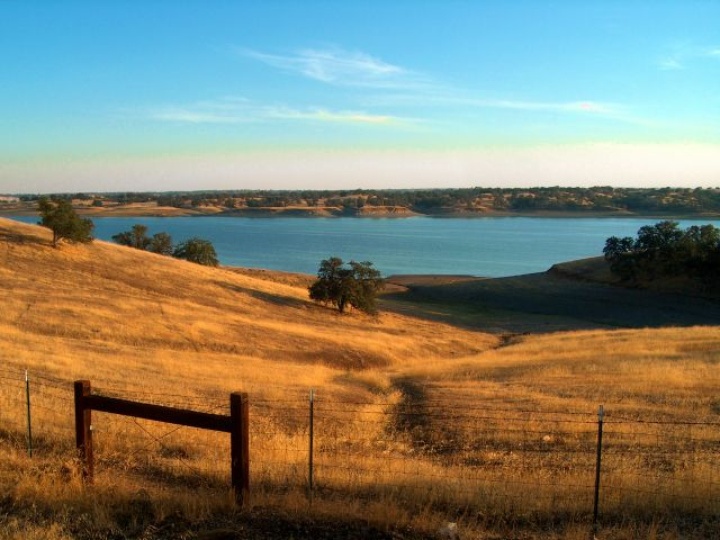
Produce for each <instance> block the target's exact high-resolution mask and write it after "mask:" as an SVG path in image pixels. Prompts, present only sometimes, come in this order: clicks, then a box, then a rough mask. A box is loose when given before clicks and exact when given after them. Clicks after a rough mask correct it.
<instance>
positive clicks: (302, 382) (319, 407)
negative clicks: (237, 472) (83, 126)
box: [0, 219, 720, 540]
mask: <svg viewBox="0 0 720 540" xmlns="http://www.w3.org/2000/svg"><path fill="white" fill-rule="evenodd" d="M0 283H2V287H3V289H4V294H3V298H4V301H3V309H2V310H0V336H2V338H0V358H2V364H1V365H0V383H2V386H1V388H2V391H0V452H2V454H0V487H2V488H3V489H5V490H6V492H8V493H9V494H10V495H9V497H10V498H9V499H7V501H11V502H8V503H7V504H10V505H11V506H12V508H11V510H12V511H10V512H8V511H5V514H6V515H7V516H8V517H7V518H6V519H5V521H0V525H3V526H5V530H6V531H9V532H5V533H0V538H25V537H27V538H47V539H49V540H64V539H65V538H70V537H72V534H71V532H73V534H74V533H75V532H77V531H76V530H75V529H73V527H72V526H71V522H72V523H75V522H76V521H77V516H85V518H83V519H86V520H87V523H86V524H85V525H86V526H85V529H84V530H85V531H86V532H85V533H83V534H84V537H87V538H93V537H94V536H93V534H96V536H97V537H100V536H101V534H102V531H105V532H107V531H113V530H115V531H118V530H123V531H125V533H127V534H137V535H138V536H139V535H140V533H141V532H142V531H144V530H146V529H147V527H149V526H153V524H157V523H160V522H162V521H163V519H165V518H167V516H170V515H181V516H183V519H185V520H187V521H188V522H190V523H193V522H197V521H203V520H212V519H213V516H217V515H219V514H220V515H226V514H232V513H233V511H232V510H231V503H230V498H229V494H228V489H227V465H226V460H227V457H226V456H227V447H228V441H227V440H226V439H227V437H226V436H223V435H222V434H213V433H209V432H202V431H200V430H192V429H189V428H179V429H178V428H174V427H172V426H163V425H158V424H156V423H152V422H144V421H135V420H132V419H126V418H118V417H113V416H112V415H105V414H98V413H95V416H96V419H95V421H94V425H95V426H96V432H95V439H96V446H97V447H96V458H97V469H98V478H97V482H96V486H95V487H94V488H93V490H87V489H86V488H84V487H83V486H82V483H81V482H80V481H79V478H78V477H77V472H76V470H77V469H76V464H75V463H74V462H73V459H72V456H73V449H72V393H71V386H70V382H71V381H72V380H75V379H80V378H83V379H90V380H91V381H92V383H93V387H94V388H96V389H98V390H99V391H101V392H104V393H108V394H112V395H121V396H123V397H128V398H131V399H138V400H142V401H153V402H162V403H168V404H172V405H177V406H187V407H191V408H195V409H198V410H212V411H213V412H225V411H226V407H227V395H228V394H229V393H230V392H232V391H237V390H242V391H247V392H249V393H250V399H251V407H252V409H251V414H252V428H251V430H252V431H251V449H252V455H253V465H252V478H253V492H252V505H253V507H268V506H272V507H279V508H282V509H283V511H286V512H288V513H289V514H290V515H297V516H304V515H306V514H307V513H308V512H310V513H312V514H313V515H316V516H331V517H332V516H335V518H337V516H340V515H343V516H348V515H349V516H351V517H355V518H362V519H363V520H366V521H367V522H368V523H371V524H373V525H378V526H381V527H386V528H387V527H395V526H399V527H412V528H414V529H415V530H435V529H436V528H437V526H438V525H439V524H440V523H442V522H443V521H446V520H451V521H454V520H458V519H459V520H460V522H461V527H462V528H463V531H464V533H465V535H466V536H468V535H472V534H481V533H478V532H477V530H478V528H480V529H482V528H483V527H489V528H491V529H495V530H499V531H503V534H507V535H515V536H517V537H523V535H530V536H527V537H532V535H533V534H534V533H533V532H532V531H533V530H534V531H535V533H538V534H540V532H541V533H542V535H543V536H544V537H546V538H566V539H570V538H579V537H581V536H583V534H585V535H586V533H587V527H586V523H587V515H588V511H589V508H590V507H591V504H592V500H591V499H592V493H591V491H588V486H590V487H591V486H592V479H593V474H594V446H593V445H594V441H595V430H596V425H595V424H594V422H595V414H594V412H595V411H596V410H597V407H598V405H600V404H604V405H605V406H606V408H607V410H608V417H607V429H608V432H609V435H608V437H610V440H611V441H613V440H614V441H615V444H616V446H615V448H617V449H618V450H617V452H616V453H615V454H612V453H610V454H609V455H608V457H607V460H608V461H607V467H608V469H607V476H606V477H605V481H606V482H607V483H608V485H610V486H615V487H616V488H617V490H616V491H613V492H611V494H612V493H619V494H620V499H616V498H615V497H614V496H610V495H608V496H607V498H606V499H604V500H603V505H604V508H605V510H606V512H607V515H608V516H609V518H611V520H612V522H613V523H615V525H613V526H612V527H610V528H609V529H608V531H609V532H608V535H609V536H607V537H608V538H610V537H613V538H641V537H655V538H668V539H669V538H674V537H675V535H679V534H681V533H682V534H688V533H687V531H688V526H684V528H683V525H682V523H680V524H677V523H674V522H673V520H672V516H673V515H679V516H683V519H690V517H692V518H693V519H695V518H696V517H697V516H700V517H699V518H697V519H699V520H700V521H699V522H697V521H692V525H693V526H694V527H695V529H697V531H699V532H698V533H697V535H696V536H695V537H696V538H702V537H703V534H706V532H707V531H708V530H714V529H713V527H717V521H715V522H713V521H712V520H710V521H708V522H707V524H706V522H705V521H702V520H707V519H708V518H707V516H708V515H710V516H711V515H713V512H715V515H717V506H716V505H717V503H716V502H713V501H717V500H718V496H717V495H718V494H717V485H718V479H719V478H718V475H719V473H718V468H717V465H715V463H714V462H715V461H717V460H716V459H715V458H716V456H717V451H718V448H717V433H718V429H717V427H715V428H713V427H712V426H710V427H707V426H694V427H689V428H687V427H682V426H680V427H679V428H678V429H679V430H680V431H673V432H672V434H667V433H663V432H662V431H660V430H658V429H656V428H655V427H648V426H645V425H641V424H634V423H632V422H634V421H636V420H638V419H641V420H652V421H658V420H660V421H664V422H668V421H671V422H685V421H693V422H706V423H708V424H712V423H713V422H714V423H717V422H718V413H719V412H720V401H719V399H718V397H717V388H719V387H720V368H719V366H718V363H719V362H720V328H718V327H693V328H683V329H675V328H661V329H647V330H620V331H582V332H562V333H556V334H544V335H526V336H522V337H516V338H513V339H512V340H509V341H507V340H506V341H503V339H502V337H500V336H495V335H491V334H488V333H484V332H480V331H470V330H463V329H461V328H458V327H455V326H452V325H449V324H440V323H437V322H432V321H429V320H423V319H421V318H417V317H412V316H402V315H398V314H391V313H381V314H380V315H379V316H377V317H369V316H366V315H363V314H359V313H351V314H345V315H340V314H338V313H336V312H334V311H332V310H329V309H326V308H323V307H320V306H317V305H314V304H312V303H311V302H309V301H308V299H307V288H306V287H307V278H305V277H303V276H297V275H277V274H274V273H271V272H263V271H243V270H238V269H230V268H219V269H217V268H205V267H202V266H198V265H193V264H191V263H187V262H183V261H178V260H174V259H170V258H165V257H161V256H156V255H153V254H149V253H144V252H140V251H137V250H133V249H130V248H125V247H121V246H116V245H112V244H107V243H104V242H99V241H96V242H94V243H92V244H90V245H78V246H73V245H63V246H62V247H61V248H60V249H53V248H52V247H50V235H49V232H48V231H46V230H44V229H41V228H38V227H35V226H30V225H24V224H20V223H15V222H11V221H8V220H3V219H0ZM24 369H29V371H30V373H31V377H33V376H36V377H37V383H36V386H34V387H33V388H35V390H34V392H35V393H34V399H35V403H36V405H35V407H36V408H35V412H34V422H33V423H34V424H36V425H37V426H38V428H37V433H36V437H37V440H36V446H37V451H36V456H34V457H33V458H32V459H30V458H28V457H26V456H24V455H23V453H22V452H21V451H20V449H19V448H20V447H21V441H22V437H23V433H24V416H23V406H24V394H23V390H24V382H23V381H22V380H21V377H20V376H21V374H22V371H23V370H24ZM311 388H314V389H316V390H317V401H316V404H315V405H316V409H315V410H316V415H317V425H316V432H315V434H316V439H315V452H316V471H315V480H316V487H317V492H316V498H315V501H314V502H313V503H312V505H310V503H309V502H308V499H307V497H306V496H305V492H304V489H305V485H306V483H307V475H308V465H307V462H308V442H307V441H308V433H307V431H308V426H307V409H308V405H307V394H308V392H309V390H310V389H311ZM613 422H616V423H615V424H613ZM627 422H629V423H627ZM653 426H654V425H653ZM683 429H684V430H689V432H690V433H689V435H690V436H689V437H685V436H684V434H683V433H682V430H683ZM612 437H615V439H613V438H612ZM688 440H689V441H693V442H692V444H694V445H695V446H694V447H693V448H689V447H686V446H687V444H688V443H687V441H688ZM713 441H714V442H713ZM650 444H652V446H649V445H650ZM713 444H714V445H715V446H713ZM648 448H652V449H653V450H651V451H648ZM654 449H659V450H660V451H659V452H656V451H655V450H654ZM673 452H674V453H673ZM671 453H672V455H671V456H670V457H668V455H670V454H671ZM663 459H664V460H665V461H662V460H663ZM668 468H672V469H673V470H672V471H665V472H666V473H668V475H665V476H657V482H656V483H655V484H654V487H653V489H654V492H653V493H652V494H651V495H650V496H648V494H647V491H644V490H643V488H642V484H643V482H645V480H644V478H645V476H647V475H653V474H656V473H657V471H659V470H663V469H668ZM658 474H659V473H658ZM698 478H702V479H703V482H702V483H697V482H694V480H697V479H698ZM664 482H665V483H668V485H667V486H665V485H663V483H664ZM528 486H530V487H531V489H532V491H533V497H532V498H531V499H529V498H528V497H527V496H526V491H527V489H528ZM660 488H663V489H664V488H667V489H666V490H665V491H663V490H662V489H660ZM651 491H652V490H651ZM688 494H690V495H692V496H691V497H685V495H688ZM3 501H4V500H3V499H0V515H2V514H3V511H4V510H3V505H5V504H6V503H5V502H3ZM33 508H35V509H37V508H40V509H44V510H43V511H39V512H35V511H34V510H33V511H31V510H30V509H33ZM133 509H135V510H136V512H135V514H136V515H135V517H134V518H133V517H132V516H131V514H133ZM558 509H561V510H560V514H559V515H558ZM628 509H632V512H630V511H629V510H628ZM49 515H50V516H53V515H56V516H59V517H58V518H57V519H55V518H52V517H48V516H49ZM632 515H637V516H640V518H639V519H638V520H637V521H636V522H634V521H632V519H630V518H629V517H628V516H632ZM663 515H667V516H669V519H668V521H667V522H663V521H662V520H659V518H658V516H663ZM688 516H690V517H688ZM133 519H135V522H133V521H132V520H133ZM698 523H700V525H698ZM143 527H145V529H143ZM538 527H540V529H538ZM23 528H24V529H23ZM534 528H535V529H534ZM691 529H692V527H691ZM20 530H26V531H27V532H26V534H27V536H22V535H21V533H19V532H17V531H20ZM13 531H16V532H13ZM68 531H70V532H68ZM87 531H90V532H87ZM93 531H95V532H93ZM128 531H131V532H130V533H128ZM473 531H475V532H473ZM528 531H530V532H528ZM581 531H582V534H581ZM3 535H4V536H3ZM644 535H647V536H644ZM601 537H602V536H601ZM685 537H688V536H685Z"/></svg>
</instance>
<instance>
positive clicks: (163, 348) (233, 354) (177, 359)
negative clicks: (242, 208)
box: [0, 219, 496, 389]
mask: <svg viewBox="0 0 720 540" xmlns="http://www.w3.org/2000/svg"><path fill="white" fill-rule="evenodd" d="M261 277H262V276H260V277H253V276H252V275H244V274H241V273H237V272H234V271H232V270H231V269H223V268H207V267H203V266H199V265H196V264H192V263H189V262H185V261H180V260H176V259H173V258H170V257H162V256H158V255H154V254H151V253H146V252H142V251H139V250H135V249H132V248H127V247H122V246H118V245H114V244H111V243H106V242H102V241H95V242H93V243H92V244H88V245H68V244H63V245H62V246H61V248H59V249H53V248H52V247H51V246H50V233H49V231H48V230H46V229H44V228H41V227H37V226H32V225H25V224H21V223H17V222H14V221H10V220H5V219H0V283H2V288H3V309H2V310H0V335H1V336H2V337H1V339H0V355H1V356H2V358H3V365H4V366H13V367H23V368H24V367H29V368H34V369H42V370H43V371H44V372H49V373H52V374H54V375H56V376H58V377H62V378H63V379H68V378H76V377H83V378H90V379H95V380H99V381H107V382H112V383H114V384H122V383H126V384H131V383H132V380H133V379H135V380H138V379H142V383H143V384H148V383H151V382H152V381H153V380H154V381H157V383H158V384H161V385H162V386H165V387H167V386H168V383H170V382H171V381H174V382H175V383H178V384H182V385H183V386H187V387H188V388H189V389H190V388H192V387H193V386H197V385H199V384H201V383H205V382H207V383H209V384H211V385H212V386H213V387H216V386H217V387H218V388H223V387H228V388H237V387H238V386H242V385H252V386H254V385H262V384H265V383H266V384H268V385H277V386H282V385H289V386H293V385H307V386H310V385H321V384H323V383H326V382H328V381H329V380H330V379H332V377H333V373H335V374H336V373H337V370H338V369H341V370H347V369H353V370H357V369H365V368H371V367H380V366H384V367H387V368H388V369H390V370H392V369H394V368H400V367H401V366H403V365H404V364H406V363H408V362H410V363H412V362H417V361H423V362H424V361H432V360H439V359H457V358H462V357H467V356H469V355H474V354H476V353H479V352H482V351H484V350H487V349H488V348H490V347H492V346H494V345H495V344H496V338H495V337H492V336H489V335H486V334H482V333H478V332H468V331H463V330H458V329H456V328H453V327H451V326H447V325H442V324H437V323H432V322H425V321H422V320H419V319H415V318H411V317H404V316H400V315H394V314H381V315H379V316H378V317H369V316H366V315H363V314H360V313H352V314H346V315H340V314H338V313H337V312H335V311H333V310H330V309H328V308H324V307H322V306H317V305H315V304H313V303H311V302H309V301H308V298H307V290H306V288H305V287H303V286H293V285H289V284H283V283H280V282H277V281H272V280H269V279H262V278H261ZM138 382H140V380H138Z"/></svg>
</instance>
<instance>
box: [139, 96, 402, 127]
mask: <svg viewBox="0 0 720 540" xmlns="http://www.w3.org/2000/svg"><path fill="white" fill-rule="evenodd" d="M147 116H149V117H150V118H151V119H153V120H158V121H163V122H177V123H184V124H242V123H254V122H263V121H272V120H291V121H312V122H333V123H347V124H374V125H381V124H385V125H389V124H401V123H405V122H408V121H409V119H403V118H400V117H397V116H391V115H380V114H372V113H368V112H365V111H356V110H330V109H327V108H322V107H311V108H306V109H299V108H293V107H286V106H274V105H259V104H257V103H254V102H252V101H250V100H247V99H244V98H224V99H219V100H216V101H201V102H197V103H193V104H187V105H167V106H163V107H158V108H155V109H152V110H150V111H148V113H147Z"/></svg>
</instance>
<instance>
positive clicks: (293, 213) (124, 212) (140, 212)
mask: <svg viewBox="0 0 720 540" xmlns="http://www.w3.org/2000/svg"><path fill="white" fill-rule="evenodd" d="M76 211H77V213H78V214H79V215H82V216H85V217H90V218H105V217H108V218H110V217H112V218H133V217H167V218H172V217H207V216H214V217H228V218H237V217H239V218H256V219H272V218H288V217H293V218H301V219H313V218H343V217H344V218H356V219H388V218H392V219H408V218H413V217H431V218H437V219H476V218H477V219H482V218H513V217H518V218H521V217H524V218H528V217H532V218H555V219H558V218H563V219H564V218H589V219H602V218H647V219H693V220H701V219H720V213H717V212H707V213H640V212H627V211H606V212H603V211H593V210H588V211H549V210H542V211H499V210H483V211H467V210H459V211H454V210H453V209H447V210H442V211H438V212H427V213H417V212H413V211H411V210H409V209H406V208H402V209H400V208H393V209H391V210H383V209H375V208H373V209H372V211H366V212H347V211H343V210H342V209H339V208H334V207H280V208H243V209H234V210H226V209H221V208H218V207H197V208H175V207H169V206H156V205H150V204H142V203H136V204H128V205H117V206H108V207H100V208H97V207H91V206H78V207H76ZM37 215H38V212H37V210H35V209H33V208H30V207H26V206H25V207H12V208H9V207H8V208H3V207H0V216H5V217H13V216H37Z"/></svg>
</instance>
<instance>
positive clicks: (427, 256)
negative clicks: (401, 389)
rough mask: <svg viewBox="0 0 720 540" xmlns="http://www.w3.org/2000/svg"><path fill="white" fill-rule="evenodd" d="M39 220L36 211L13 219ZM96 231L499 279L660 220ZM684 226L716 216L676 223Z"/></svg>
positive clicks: (215, 221) (224, 259)
mask: <svg viewBox="0 0 720 540" xmlns="http://www.w3.org/2000/svg"><path fill="white" fill-rule="evenodd" d="M15 219H18V220H21V221H24V222H26V223H37V221H38V219H37V218H35V217H23V218H15ZM93 221H94V222H95V230H94V235H95V237H96V238H99V239H101V240H111V237H112V236H113V235H114V234H117V233H119V232H122V231H127V230H130V228H131V227H132V226H133V225H134V224H136V223H142V224H143V225H146V226H147V227H148V235H149V236H152V235H153V234H155V233H158V232H167V233H168V234H170V235H171V236H172V238H173V241H174V242H176V243H177V242H180V241H182V240H186V239H188V238H190V237H192V236H198V237H200V238H205V239H208V240H210V241H211V242H212V243H213V245H214V246H215V250H216V251H217V254H218V258H219V259H220V263H221V264H223V265H228V266H244V267H252V268H267V269H272V270H285V271H289V272H303V273H307V274H315V273H316V272H317V269H318V264H319V262H320V261H321V260H322V259H327V258H329V257H332V256H338V257H341V258H342V259H343V260H345V261H349V260H351V259H354V260H357V261H372V262H373V263H374V265H375V267H376V268H377V269H378V270H380V271H381V272H382V274H383V275H385V276H389V275H392V274H467V275H474V276H487V277H501V276H511V275H519V274H527V273H533V272H542V271H545V270H547V269H548V268H550V267H551V266H552V265H553V264H555V263H558V262H565V261H570V260H575V259H583V258H586V257H595V256H598V255H602V249H603V247H604V245H605V240H606V239H607V238H608V237H610V236H621V237H622V236H633V237H634V236H635V235H636V234H637V231H638V229H639V228H640V227H642V226H643V225H652V224H655V223H657V222H658V221H661V219H659V218H589V217H585V218H533V217H491V218H470V219H463V218H430V217H411V218H387V219H383V218H378V219H375V218H372V219H371V218H367V219H366V218H238V217H172V218H158V217H132V218H115V217H108V218H97V219H94V220H93ZM678 221H679V223H680V225H681V227H682V228H686V227H688V226H690V225H693V224H705V223H712V224H713V225H715V226H716V227H720V222H719V221H717V220H707V219H706V220H678Z"/></svg>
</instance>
